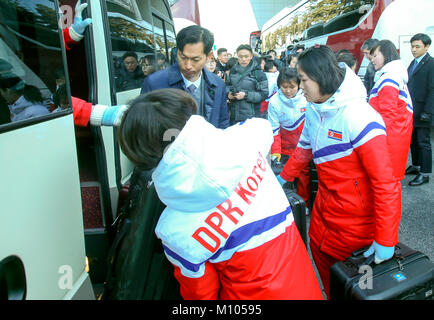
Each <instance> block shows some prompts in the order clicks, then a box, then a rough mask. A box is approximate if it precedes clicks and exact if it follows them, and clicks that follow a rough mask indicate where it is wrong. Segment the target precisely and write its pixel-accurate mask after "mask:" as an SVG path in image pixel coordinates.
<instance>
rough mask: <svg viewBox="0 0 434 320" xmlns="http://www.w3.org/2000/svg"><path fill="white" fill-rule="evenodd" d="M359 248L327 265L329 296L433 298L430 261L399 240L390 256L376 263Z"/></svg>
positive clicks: (347, 297) (369, 298) (347, 298)
mask: <svg viewBox="0 0 434 320" xmlns="http://www.w3.org/2000/svg"><path fill="white" fill-rule="evenodd" d="M367 249H368V247H366V248H363V249H360V250H358V251H356V252H354V253H353V254H352V256H351V257H349V258H348V259H346V260H345V261H340V262H337V263H335V264H334V265H333V266H332V267H331V269H330V299H332V300H433V299H434V294H433V289H434V264H433V263H432V262H431V261H430V260H429V258H428V257H427V256H426V255H425V254H423V253H421V252H419V251H416V250H413V249H411V248H409V247H407V246H406V245H404V244H402V243H398V244H397V245H396V246H395V254H394V256H393V258H392V259H390V260H387V261H384V262H382V263H380V264H374V263H373V262H372V260H373V255H372V256H370V257H368V258H364V257H363V252H364V251H365V250H367Z"/></svg>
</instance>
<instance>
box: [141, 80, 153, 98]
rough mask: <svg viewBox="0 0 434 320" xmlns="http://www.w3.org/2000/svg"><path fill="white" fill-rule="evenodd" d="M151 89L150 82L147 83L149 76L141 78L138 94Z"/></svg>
mask: <svg viewBox="0 0 434 320" xmlns="http://www.w3.org/2000/svg"><path fill="white" fill-rule="evenodd" d="M150 91H152V88H151V84H150V83H149V76H148V77H146V78H145V80H143V84H142V89H141V90H140V94H144V93H148V92H150Z"/></svg>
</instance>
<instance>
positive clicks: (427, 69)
mask: <svg viewBox="0 0 434 320" xmlns="http://www.w3.org/2000/svg"><path fill="white" fill-rule="evenodd" d="M413 64H414V60H413V61H412V63H411V64H410V65H409V67H408V69H407V71H408V72H409V73H410V72H411V70H412V69H413ZM408 90H409V91H410V95H411V100H412V102H413V108H414V110H413V112H414V114H413V126H415V127H430V126H432V124H434V58H433V57H431V56H430V55H429V53H427V54H426V55H425V57H423V58H422V60H421V61H420V62H419V64H418V65H417V66H416V69H415V70H414V72H413V73H412V74H411V75H410V76H409V80H408ZM423 112H425V113H428V114H431V118H432V120H433V121H432V122H431V123H430V122H429V121H421V120H420V116H421V114H422V113H423Z"/></svg>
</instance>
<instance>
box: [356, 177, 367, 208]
mask: <svg viewBox="0 0 434 320" xmlns="http://www.w3.org/2000/svg"><path fill="white" fill-rule="evenodd" d="M354 184H355V186H356V189H357V192H358V193H359V198H360V201H361V202H362V206H363V208H366V206H365V202H364V201H363V198H362V193H361V192H360V188H359V184H358V183H357V180H354Z"/></svg>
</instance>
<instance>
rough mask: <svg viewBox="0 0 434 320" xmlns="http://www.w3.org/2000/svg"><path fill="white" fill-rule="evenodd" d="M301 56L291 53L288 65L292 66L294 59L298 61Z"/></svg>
mask: <svg viewBox="0 0 434 320" xmlns="http://www.w3.org/2000/svg"><path fill="white" fill-rule="evenodd" d="M299 55H300V53H291V54H290V55H289V56H288V58H287V61H288V65H290V64H291V61H292V59H294V58H297V59H298V57H299Z"/></svg>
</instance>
